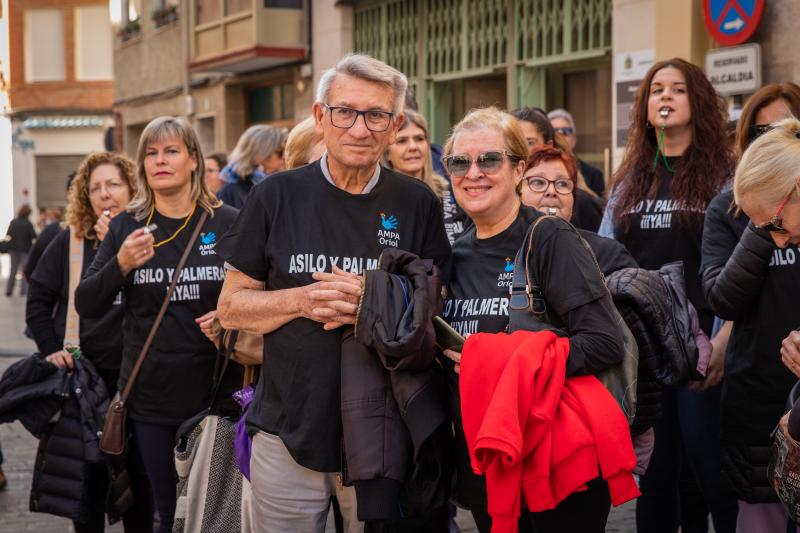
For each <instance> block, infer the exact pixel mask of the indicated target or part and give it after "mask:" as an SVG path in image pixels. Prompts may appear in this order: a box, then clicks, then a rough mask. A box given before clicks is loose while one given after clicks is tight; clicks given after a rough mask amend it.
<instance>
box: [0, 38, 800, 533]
mask: <svg viewBox="0 0 800 533" xmlns="http://www.w3.org/2000/svg"><path fill="white" fill-rule="evenodd" d="M796 117H800V87H798V86H797V85H795V84H793V83H785V84H780V85H768V86H765V87H763V88H761V89H760V90H759V91H758V92H756V93H755V94H754V95H753V96H752V97H751V98H750V99H749V100H748V101H747V102H746V103H745V106H744V109H743V111H742V113H741V116H740V118H739V120H738V124H737V125H736V130H735V139H732V136H731V134H730V133H729V132H730V131H731V128H730V126H729V123H728V113H727V108H726V106H725V103H724V101H723V100H722V98H721V97H720V96H718V95H717V94H716V92H715V91H714V88H713V87H712V85H711V84H710V82H709V81H708V79H707V78H706V76H705V74H704V73H703V72H702V70H701V69H700V68H699V67H697V66H696V65H693V64H691V63H689V62H687V61H684V60H682V59H678V58H675V59H670V60H666V61H661V62H658V63H656V64H654V65H653V66H652V67H651V68H650V70H649V72H648V73H647V75H646V76H645V78H644V80H643V81H642V82H641V84H640V86H639V89H638V91H637V94H636V99H635V102H634V105H633V108H632V111H631V127H630V131H629V132H628V136H627V138H628V141H627V147H626V151H625V156H624V158H623V160H622V162H621V164H620V166H619V168H618V169H617V170H616V171H615V172H614V174H613V176H608V179H606V176H604V174H603V172H602V171H600V170H599V169H597V168H595V167H593V166H591V165H589V164H588V163H586V162H585V161H582V160H580V159H578V157H577V156H576V152H575V150H576V146H577V145H578V144H577V143H578V137H577V136H578V133H579V132H578V130H577V128H576V124H575V120H574V118H573V116H572V115H571V114H570V113H569V112H568V111H567V110H564V109H554V110H551V111H550V112H549V113H548V112H546V111H545V110H543V109H540V108H537V107H523V108H520V109H516V110H512V111H510V112H507V111H504V110H501V109H498V108H496V107H487V108H481V109H475V110H470V111H469V112H468V113H467V114H466V116H464V117H463V118H462V119H461V120H460V121H458V123H457V124H456V125H455V126H454V127H453V128H452V130H451V132H450V135H449V136H448V138H447V140H446V142H445V144H444V146H438V145H436V144H434V143H433V140H432V139H431V137H430V131H429V128H428V123H427V121H426V120H425V117H424V116H423V114H422V113H420V112H419V110H418V109H417V108H416V102H415V101H414V99H413V96H411V94H410V93H409V91H408V86H407V80H406V78H405V76H404V75H403V74H402V73H400V72H399V71H397V70H395V69H394V68H392V67H390V66H388V65H386V64H385V63H382V62H380V61H378V60H375V59H373V58H370V57H368V56H365V55H358V54H356V55H349V56H347V57H345V58H343V59H342V60H341V61H340V62H339V63H338V64H337V65H336V66H335V67H334V68H332V69H330V70H328V71H326V72H325V73H324V74H323V75H322V77H321V78H320V81H319V85H318V88H317V93H316V100H315V103H314V105H313V109H312V115H311V116H310V117H308V118H307V119H305V120H303V121H301V122H300V123H299V124H298V125H297V126H295V127H294V128H293V129H292V130H291V131H288V132H287V131H286V130H284V129H281V128H276V127H272V126H267V125H255V126H252V127H250V128H248V129H247V130H246V131H245V132H244V133H243V134H242V136H241V137H240V139H239V141H238V143H237V144H236V147H235V149H234V150H233V152H232V153H231V154H230V156H226V155H225V154H221V153H215V154H210V155H204V154H203V152H202V150H201V148H200V144H199V141H198V137H197V134H196V133H195V131H194V129H193V127H192V126H191V125H190V124H189V123H188V122H187V121H185V120H183V119H180V118H173V117H160V118H157V119H155V120H153V121H152V122H150V124H148V125H147V127H146V128H145V129H144V131H143V133H142V135H141V138H140V140H139V145H138V150H137V155H136V161H130V160H129V159H127V158H126V157H125V156H122V155H119V154H112V153H107V152H102V153H95V154H91V155H89V156H88V157H87V158H86V159H85V160H84V161H83V163H82V164H81V166H80V168H79V169H77V172H76V173H75V174H74V176H73V177H72V179H71V180H70V184H69V188H68V199H67V211H66V220H65V222H64V223H63V224H51V225H48V226H47V227H45V228H44V229H42V230H41V232H40V233H39V235H38V237H37V234H36V231H35V229H34V227H33V225H32V224H31V223H30V222H29V221H28V218H29V217H30V215H31V210H30V208H29V207H28V206H23V207H22V208H21V209H20V211H19V213H18V216H17V218H15V219H14V220H13V221H12V223H11V224H10V226H9V228H8V232H7V233H8V236H7V237H6V240H5V241H4V246H5V250H4V251H6V252H8V253H9V254H10V256H11V268H12V272H11V275H10V277H9V280H8V285H7V287H6V295H7V296H8V295H10V294H11V293H12V292H13V289H14V284H15V278H16V272H17V270H18V269H23V271H24V278H23V287H22V290H23V293H24V292H25V291H26V290H27V291H28V292H27V307H26V322H27V326H28V332H29V333H30V335H31V336H32V338H33V339H34V340H35V342H36V345H37V348H38V351H39V353H38V354H35V355H33V356H32V357H30V358H27V359H24V360H22V361H20V362H19V363H16V364H15V365H13V366H12V367H11V369H10V370H9V371H8V372H6V374H5V375H4V376H3V378H2V380H0V422H7V421H11V420H17V419H18V420H21V421H22V422H23V424H25V426H26V428H27V429H29V430H30V431H31V432H32V433H33V434H34V435H35V436H36V437H37V438H39V439H40V444H39V449H38V452H37V457H36V464H35V467H34V479H33V486H32V489H31V510H33V511H39V512H48V513H52V514H57V515H59V516H65V517H68V518H70V519H72V521H73V524H74V528H75V531H77V532H97V531H103V530H104V527H105V523H106V521H116V520H122V522H123V524H124V527H125V531H129V532H149V531H159V532H167V531H190V530H191V531H201V530H202V531H238V530H241V531H264V532H286V531H297V532H322V531H324V530H325V525H326V520H327V517H328V514H329V511H330V509H331V507H333V510H334V515H335V518H336V529H337V531H344V532H360V531H367V532H370V531H372V532H406V531H408V532H411V531H430V532H439V531H441V532H447V531H452V529H451V528H453V527H456V526H455V524H454V523H453V520H452V519H453V516H454V510H455V507H456V506H458V507H461V508H464V509H467V510H468V511H469V512H470V513H471V514H472V517H473V518H474V522H475V524H476V526H477V528H478V530H479V531H481V532H482V533H487V532H489V531H493V532H504V531H510V532H516V531H523V532H533V533H544V532H563V531H568V532H601V531H605V527H606V522H607V520H608V516H609V512H610V509H611V507H612V505H613V506H616V505H620V504H622V503H625V502H627V501H630V500H633V499H636V528H637V531H639V532H641V533H650V532H657V533H658V532H665V533H676V532H677V531H678V530H679V528H680V529H681V530H682V531H686V532H689V531H691V532H694V531H708V521H709V516H710V519H711V521H712V522H713V527H714V531H716V532H717V533H733V532H746V533H767V532H773V531H774V532H778V531H781V532H782V531H787V530H788V531H794V530H795V529H794V528H796V525H795V524H794V519H795V518H796V517H795V516H793V514H791V511H790V512H787V507H786V506H784V505H782V504H781V503H780V501H779V499H778V495H777V494H776V492H775V487H774V485H773V483H772V481H771V478H770V476H769V475H768V465H769V463H770V459H771V458H772V457H773V455H774V451H773V444H772V442H773V430H774V429H775V428H776V426H778V428H779V429H778V431H784V432H785V435H786V438H788V439H793V438H800V435H798V433H800V431H798V428H800V408H798V409H797V413H795V412H794V410H793V411H792V412H791V413H787V411H788V407H791V405H789V406H788V407H787V398H789V395H790V391H791V389H792V387H793V386H794V384H795V382H796V381H797V378H798V377H800V334H799V333H797V332H796V331H793V330H794V328H795V327H796V326H797V318H796V317H795V315H794V302H795V301H796V300H797V298H798V297H799V296H800V284H798V280H799V279H800V277H798V273H800V272H798V271H797V269H798V268H800V266H798V265H800V257H798V255H800V248H798V244H800V194H798V190H800V181H798V180H800V178H798V168H800V121H798V119H797V118H796ZM29 254H30V257H28V255H29ZM26 261H27V264H26ZM676 273H677V274H676ZM26 282H29V284H30V287H29V289H28V286H27V285H26ZM637 291H638V292H637ZM665 308H666V309H667V311H666V313H667V314H664V313H665V312H664V311H663V309H665ZM632 309H633V310H632ZM658 313H662V314H661V315H659V314H658ZM659 316H660V317H661V318H660V319H659V318H658V317H659ZM232 333H233V334H232ZM237 335H238V340H237ZM247 336H249V338H251V339H256V340H257V343H258V348H257V352H258V353H257V355H256V356H255V358H256V361H255V363H252V362H249V363H248V362H246V361H244V360H242V359H241V358H237V357H236V356H235V354H236V352H237V350H241V351H244V350H245V347H244V345H245V340H244V339H245V337H247ZM262 338H263V348H262V347H261V346H262V341H261V339H262ZM232 354H234V356H232ZM665 354H670V355H665ZM672 354H678V356H677V357H680V356H681V354H684V356H685V357H684V363H686V360H687V359H688V361H689V362H688V364H684V367H685V368H682V370H677V369H676V365H677V363H676V364H675V365H673V366H671V367H670V364H672V363H674V361H675V359H672V360H669V361H666V360H667V359H669V358H670V357H672ZM231 357H232V359H231ZM631 365H633V366H632V367H631ZM678 366H679V365H678ZM667 367H669V370H664V368H667ZM629 368H633V371H632V372H633V375H632V376H631V375H627V377H626V373H625V372H626V370H625V369H629ZM619 379H622V380H623V381H625V385H624V386H622V387H619V386H617V385H615V383H616V382H615V380H619ZM626 380H627V381H626ZM242 387H245V388H244V389H242ZM239 389H242V391H240V392H238V393H236V394H234V393H235V392H236V391H237V390H239ZM631 389H633V390H635V391H636V394H635V395H634V396H635V397H636V398H635V404H636V405H635V407H636V409H631V404H630V401H629V398H630V394H631ZM244 391H249V392H248V394H252V400H249V399H248V401H249V405H248V406H247V408H246V410H245V411H244V414H242V410H241V409H240V408H239V407H238V406H237V405H236V402H234V397H235V398H236V401H237V402H239V403H242V402H241V401H240V400H241V398H242V394H243V392H244ZM620 391H621V392H620ZM115 398H122V400H123V403H122V404H121V403H119V402H116V401H115ZM33 399H36V401H35V402H32V401H31V400H33ZM245 403H246V402H245ZM109 405H111V407H110V408H109ZM121 405H122V406H123V407H122V408H124V413H125V418H124V419H123V420H124V421H125V420H126V422H125V424H124V425H123V428H124V431H125V434H124V439H125V440H124V442H125V445H124V453H123V454H121V455H120V454H117V453H114V452H110V451H108V449H107V448H108V444H107V443H106V442H105V441H104V440H103V439H104V438H105V437H106V436H107V435H104V433H106V432H110V431H111V430H110V429H109V425H108V420H109V419H110V417H111V413H112V411H113V409H115V408H119V406H121ZM115 406H116V407H115ZM106 410H108V413H109V414H108V417H109V418H108V419H106V420H105V427H104V418H105V417H106ZM212 413H213V414H214V415H219V416H220V417H223V418H226V419H232V420H236V419H238V418H241V420H240V421H239V423H238V425H237V426H236V428H237V429H236V430H235V431H234V430H231V431H232V433H224V432H223V433H219V432H218V433H217V435H226V438H224V439H221V440H220V439H217V441H214V443H213V446H211V447H209V448H208V449H205V448H198V449H203V450H206V452H197V453H196V454H195V455H197V456H198V457H201V456H202V458H203V460H205V461H207V463H208V465H209V470H208V472H211V473H210V474H207V475H206V477H203V478H202V479H203V480H204V481H203V482H202V483H203V484H204V487H203V489H202V490H201V493H202V494H201V496H199V497H198V496H197V495H196V494H194V495H193V496H192V497H191V498H184V499H179V496H181V495H182V494H183V495H184V496H185V494H184V492H182V491H186V490H187V488H186V485H185V480H186V479H188V478H190V476H191V473H186V472H182V471H181V469H180V468H178V469H177V470H176V464H178V463H177V462H176V457H182V456H181V453H182V452H181V450H183V449H184V448H182V447H184V446H186V445H187V442H188V443H189V444H188V445H189V446H192V445H196V442H199V441H196V440H195V439H198V438H199V437H198V432H200V430H199V429H197V428H207V427H209V426H207V425H203V422H199V420H203V417H206V416H210V415H211V414H212ZM198 414H200V417H199V418H198ZM779 422H780V424H779ZM187 424H188V426H187ZM231 427H233V426H231ZM187 428H188V429H187ZM781 428H782V429H781ZM234 433H236V437H235V438H234ZM176 442H177V443H178V447H177V448H176ZM792 442H793V441H792ZM193 443H194V444H193ZM104 452H105V453H104ZM229 452H230V455H233V454H234V452H235V454H236V459H237V461H238V462H239V469H241V472H242V473H240V472H239V469H236V468H234V469H235V477H236V484H235V486H236V487H238V488H237V489H236V490H233V489H231V487H230V486H224V487H221V486H219V485H218V483H217V481H216V479H217V476H218V475H220V472H222V471H224V470H225V469H226V468H227V467H229V466H230V465H228V463H226V462H225V460H224V458H226V457H228V455H229ZM193 453H194V452H193ZM203 453H205V454H206V455H203ZM194 460H195V463H194V466H193V467H192V468H196V469H199V468H200V466H197V461H198V460H197V458H195V459H194ZM1 463H2V455H0V464H1ZM231 464H233V463H231ZM226 465H227V466H226ZM798 468H800V466H799V467H798ZM634 474H636V477H634ZM798 475H800V473H798ZM4 483H5V478H4V477H3V475H2V470H0V489H1V488H2V486H3V484H4ZM176 487H179V488H178V489H177V490H176ZM226 487H227V488H226ZM188 490H191V481H190V482H189V489H188ZM176 494H177V495H176ZM187 502H188V503H187ZM204 513H205V514H204ZM226 513H228V514H226ZM210 515H214V517H213V518H209V516H210ZM233 515H236V516H235V520H234V516H233ZM231 520H233V521H231ZM209 521H211V522H209ZM212 522H213V524H216V525H214V526H211V525H209V524H211V523H212ZM221 523H225V524H228V525H226V526H224V527H223V526H220V525H219V524H221ZM233 523H235V524H237V525H236V526H232V525H230V524H233ZM191 524H199V525H197V526H196V528H195V526H192V525H191Z"/></svg>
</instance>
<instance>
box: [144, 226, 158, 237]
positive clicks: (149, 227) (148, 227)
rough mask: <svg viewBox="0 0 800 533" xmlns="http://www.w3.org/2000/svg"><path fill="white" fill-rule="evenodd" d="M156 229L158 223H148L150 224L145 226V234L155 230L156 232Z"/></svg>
mask: <svg viewBox="0 0 800 533" xmlns="http://www.w3.org/2000/svg"><path fill="white" fill-rule="evenodd" d="M156 229H158V224H148V225H146V226H145V227H144V234H145V235H150V234H151V233H153V232H154V231H155V230H156Z"/></svg>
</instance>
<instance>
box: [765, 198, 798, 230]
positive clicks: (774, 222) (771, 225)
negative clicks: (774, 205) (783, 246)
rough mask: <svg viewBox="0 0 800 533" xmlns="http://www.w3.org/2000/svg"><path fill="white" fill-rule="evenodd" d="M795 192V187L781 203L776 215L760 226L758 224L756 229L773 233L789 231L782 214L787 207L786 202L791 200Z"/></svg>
mask: <svg viewBox="0 0 800 533" xmlns="http://www.w3.org/2000/svg"><path fill="white" fill-rule="evenodd" d="M793 192H794V189H792V190H791V191H789V194H787V195H786V198H784V199H783V201H782V202H781V205H779V206H778V210H777V211H776V212H775V214H774V215H772V218H771V219H769V221H767V222H765V223H763V224H761V225H760V226H756V229H761V230H765V231H769V232H772V233H789V231H788V230H786V229H785V228H784V227H783V217H782V216H781V213H783V208H784V207H786V204H787V203H788V202H789V198H791V196H792V193H793Z"/></svg>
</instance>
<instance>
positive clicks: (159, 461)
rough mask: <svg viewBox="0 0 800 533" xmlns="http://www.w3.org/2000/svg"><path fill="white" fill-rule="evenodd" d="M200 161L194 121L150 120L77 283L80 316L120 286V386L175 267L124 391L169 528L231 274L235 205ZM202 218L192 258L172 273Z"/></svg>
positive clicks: (233, 378) (230, 382)
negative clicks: (180, 465)
mask: <svg viewBox="0 0 800 533" xmlns="http://www.w3.org/2000/svg"><path fill="white" fill-rule="evenodd" d="M203 167H204V160H203V154H202V152H201V151H200V144H199V142H198V140H197V135H196V133H195V132H194V130H193V129H192V127H191V126H190V125H189V124H187V123H186V122H185V121H183V120H182V119H179V118H173V117H160V118H157V119H154V120H153V121H152V122H150V124H148V125H147V127H146V128H145V129H144V132H142V137H141V139H140V141H139V149H138V153H137V159H136V181H137V185H138V191H137V192H136V195H135V196H134V198H133V200H132V201H131V202H130V204H129V205H128V209H127V210H126V211H125V212H123V213H120V215H119V216H117V217H114V219H113V220H112V221H111V223H110V224H109V226H108V232H107V233H106V236H105V238H104V239H103V243H102V245H101V246H100V250H98V252H97V256H96V257H95V260H94V262H93V263H92V265H91V267H89V270H88V272H87V274H86V276H85V277H84V279H83V281H82V282H81V283H80V285H79V286H78V289H77V291H76V293H75V303H76V307H77V309H78V312H79V313H80V314H81V317H82V318H93V317H100V316H102V315H103V314H104V313H105V311H106V310H107V309H108V307H109V305H111V303H112V302H113V301H114V299H115V298H116V295H117V294H118V293H119V292H122V296H123V298H122V299H123V304H122V306H123V309H124V313H125V320H124V323H123V324H124V325H123V328H122V332H123V353H122V367H121V371H120V378H119V383H118V385H119V388H120V389H122V388H123V387H124V386H125V385H126V384H127V381H128V377H129V376H130V374H131V370H132V367H133V365H134V363H135V361H136V359H137V358H138V356H139V353H140V352H141V349H142V346H143V345H144V343H145V340H146V337H147V335H148V333H149V332H150V329H151V327H152V326H153V324H154V322H155V320H156V315H157V314H158V311H159V309H160V308H161V305H162V303H163V301H164V298H165V295H166V293H167V289H168V288H169V286H170V284H171V282H172V278H173V276H176V275H177V276H178V277H177V279H178V283H177V286H176V289H175V292H174V293H173V295H172V297H171V300H170V303H169V305H168V306H167V310H166V314H165V315H164V318H163V320H162V322H161V324H160V326H159V328H158V329H157V331H156V335H155V339H154V341H153V343H152V345H151V347H150V349H149V351H148V353H147V355H146V357H145V359H144V364H143V365H142V368H141V372H140V373H139V375H138V378H137V379H136V381H135V383H134V384H133V388H132V392H131V395H130V397H129V398H128V420H129V427H130V428H131V429H132V433H133V441H134V442H135V444H136V446H137V447H138V449H139V452H140V453H141V455H142V460H143V462H144V465H145V468H146V470H147V476H148V478H149V480H150V488H151V490H152V493H153V497H154V499H155V504H156V508H157V510H158V515H159V524H160V525H159V531H161V532H167V531H172V523H173V520H174V516H175V482H176V474H175V467H174V460H173V447H174V445H175V434H176V432H177V430H178V427H179V426H180V424H181V423H183V422H184V421H185V420H187V419H188V418H190V417H192V416H193V415H195V414H197V413H198V412H199V411H200V410H201V409H203V408H205V407H207V406H208V402H209V401H210V396H211V392H212V381H213V373H214V364H215V360H216V353H217V350H216V348H215V347H214V344H213V343H212V341H211V339H213V338H214V337H215V336H216V335H217V334H218V331H215V328H214V318H215V316H216V306H217V299H218V297H219V293H220V290H221V289H222V281H223V279H224V277H225V272H224V268H223V262H222V260H221V259H220V258H219V257H218V256H217V255H216V252H215V250H214V247H215V246H216V243H217V242H218V241H219V239H220V238H221V237H222V235H223V234H224V233H225V232H226V231H227V229H228V227H229V226H230V225H231V224H232V223H233V221H234V219H235V218H236V215H237V211H236V209H234V208H232V207H229V206H223V205H222V204H221V202H220V201H219V200H217V199H216V198H215V197H214V196H213V195H212V194H211V193H210V192H209V191H208V189H207V188H206V185H205V182H204V180H203V176H204V174H205V173H204V168H203ZM203 215H205V216H203ZM200 223H202V226H201V228H200V233H199V236H198V239H197V240H196V241H195V242H194V243H191V248H190V250H191V251H190V253H189V256H188V260H187V262H186V265H185V266H184V268H183V270H182V271H181V272H180V273H179V274H176V272H175V269H176V267H177V265H178V262H179V260H180V258H181V256H182V255H183V252H184V250H185V249H186V247H187V246H189V245H190V242H189V241H190V238H191V236H192V234H193V233H194V231H195V228H196V227H197V225H198V224H200ZM234 366H235V369H234V368H229V370H228V372H227V373H226V375H225V378H224V379H225V383H224V384H223V387H222V390H221V392H220V394H219V398H228V397H229V396H230V394H229V393H230V392H232V390H233V389H234V388H235V386H236V385H237V384H238V385H241V382H242V369H241V367H239V366H238V365H234ZM134 497H136V494H134Z"/></svg>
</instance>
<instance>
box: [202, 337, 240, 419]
mask: <svg viewBox="0 0 800 533" xmlns="http://www.w3.org/2000/svg"><path fill="white" fill-rule="evenodd" d="M224 336H225V333H224V332H223V333H220V335H219V337H220V340H219V342H220V348H219V350H218V351H217V360H216V362H215V363H214V381H213V383H214V389H213V392H212V393H211V401H210V402H209V403H208V408H209V409H211V408H212V407H213V406H214V403H215V402H216V401H217V396H218V395H219V390H220V388H222V378H223V377H225V371H226V370H227V369H228V364H229V363H230V362H231V359H232V358H233V348H234V347H235V346H236V338H237V337H238V336H239V330H233V331H231V334H230V335H229V336H228V344H227V345H226V344H225V340H224ZM220 367H222V368H220Z"/></svg>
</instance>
